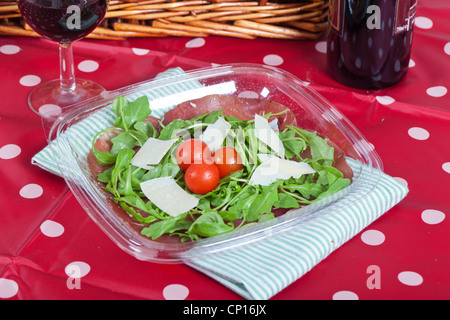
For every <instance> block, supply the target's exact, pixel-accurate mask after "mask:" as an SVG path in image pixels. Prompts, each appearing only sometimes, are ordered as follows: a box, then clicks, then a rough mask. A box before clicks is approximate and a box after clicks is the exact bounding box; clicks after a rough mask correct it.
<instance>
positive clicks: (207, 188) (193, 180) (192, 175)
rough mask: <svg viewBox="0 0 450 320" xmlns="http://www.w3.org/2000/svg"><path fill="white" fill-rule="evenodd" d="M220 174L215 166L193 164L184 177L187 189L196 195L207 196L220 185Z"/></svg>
mask: <svg viewBox="0 0 450 320" xmlns="http://www.w3.org/2000/svg"><path fill="white" fill-rule="evenodd" d="M219 179H220V173H219V169H218V168H217V166H216V165H215V164H213V163H212V164H208V163H201V164H197V163H194V164H191V165H190V166H189V167H188V168H187V170H186V173H185V175H184V181H185V182H186V187H188V189H189V190H191V191H192V192H194V193H198V194H206V193H208V192H211V191H213V190H214V188H215V187H216V186H217V184H218V183H219Z"/></svg>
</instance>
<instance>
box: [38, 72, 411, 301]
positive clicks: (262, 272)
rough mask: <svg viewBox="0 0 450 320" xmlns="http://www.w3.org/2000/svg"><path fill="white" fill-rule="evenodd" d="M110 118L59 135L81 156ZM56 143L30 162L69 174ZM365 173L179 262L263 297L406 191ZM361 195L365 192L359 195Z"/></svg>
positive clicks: (162, 93) (109, 114) (193, 85)
mask: <svg viewBox="0 0 450 320" xmlns="http://www.w3.org/2000/svg"><path fill="white" fill-rule="evenodd" d="M183 73H184V71H183V70H182V69H180V68H174V69H169V70H167V71H166V72H163V73H161V74H160V75H158V76H157V78H161V77H167V76H171V75H177V74H183ZM201 87H202V85H201V84H200V83H198V82H197V81H191V82H188V83H184V84H183V85H178V84H174V85H173V86H171V87H170V89H168V88H167V87H166V88H164V89H161V90H159V91H158V89H156V90H151V91H143V92H139V93H135V94H133V95H128V96H126V97H127V99H129V100H134V99H136V98H138V97H139V96H142V95H147V96H148V97H149V100H150V101H154V100H155V99H160V98H161V97H167V96H170V95H173V94H174V93H175V94H178V93H182V92H192V90H195V89H200V88H201ZM173 106H174V105H170V104H165V107H163V108H158V109H154V110H152V115H154V116H156V117H162V115H163V114H164V113H165V112H167V111H168V110H169V109H170V108H172V107H173ZM114 119H115V114H114V112H113V111H112V108H111V107H105V108H102V109H100V110H98V111H97V112H95V113H94V114H92V115H91V116H89V117H88V118H86V119H84V120H82V121H80V122H79V123H77V124H75V125H73V126H71V127H70V128H69V129H68V130H67V131H65V132H64V134H65V135H67V136H69V138H70V139H71V141H77V148H78V150H77V153H78V154H79V155H81V156H83V155H84V156H87V154H88V152H89V150H90V148H91V141H92V137H93V136H94V135H95V134H96V133H97V132H98V131H99V130H102V129H105V128H108V127H110V126H111V125H112V124H113V123H114ZM59 146H60V145H58V144H55V142H52V144H51V146H47V147H46V148H44V149H43V150H41V151H40V152H39V153H38V154H36V155H35V156H34V157H33V158H32V164H34V165H37V166H39V167H41V168H43V169H44V170H47V171H49V172H52V173H54V174H57V175H61V173H63V174H64V173H65V171H66V170H70V175H71V176H72V177H74V176H76V174H77V172H76V171H74V170H75V169H74V168H76V167H78V165H77V164H76V163H74V164H70V163H65V166H64V165H63V164H61V163H59V164H58V161H56V160H55V159H56V158H58V157H60V154H61V153H65V152H67V150H61V149H60V148H59ZM65 158H66V157H65ZM349 164H350V165H351V166H352V167H354V168H355V169H358V168H359V166H361V163H359V162H357V161H351V160H350V159H349ZM80 174H81V172H80ZM371 176H373V177H377V178H376V179H375V178H374V179H372V180H368V181H365V183H364V184H362V185H361V186H360V187H359V188H355V189H354V190H353V191H351V192H349V193H347V194H346V195H345V196H344V197H342V198H341V199H339V200H338V201H336V202H334V203H332V205H330V206H326V207H324V208H322V209H320V210H319V211H317V212H315V213H314V214H309V215H306V216H305V217H304V218H303V219H302V222H301V223H299V224H298V225H296V226H295V227H291V228H290V229H289V230H288V231H287V232H281V233H276V234H275V235H273V236H269V237H268V238H267V239H265V240H264V241H259V242H252V243H250V244H247V245H241V246H238V247H233V248H230V249H224V250H221V251H220V252H218V253H215V254H210V255H204V256H202V257H201V258H189V259H187V260H185V261H184V262H185V264H187V265H189V266H191V267H192V268H195V269H197V270H199V271H201V272H203V273H204V274H206V275H208V276H210V277H212V278H213V279H215V280H217V281H218V282H220V283H222V284H223V285H225V286H226V287H228V288H229V289H231V290H233V291H234V292H236V293H237V294H239V295H241V296H242V297H244V298H246V299H255V300H265V299H269V298H271V297H272V296H274V295H275V294H276V293H278V292H280V291H281V290H283V289H284V288H286V287H287V286H288V285H289V284H291V283H293V282H294V281H295V280H297V279H299V278H300V277H302V276H303V275H304V274H305V273H307V272H308V271H309V270H311V269H312V268H313V267H314V266H315V265H316V264H318V263H319V262H320V261H322V260H323V259H325V258H326V257H327V256H328V255H329V254H330V253H331V252H333V251H334V250H336V249H337V248H339V247H340V246H341V245H342V244H344V243H345V242H346V241H348V240H349V239H351V238H352V237H354V236H355V235H357V234H358V233H359V232H360V231H361V230H363V229H364V228H365V227H367V226H368V225H369V224H371V223H372V222H373V221H374V220H376V219H377V218H379V217H380V216H381V215H382V214H383V213H385V212H387V211H388V210H389V209H390V208H392V207H393V206H395V205H396V204H397V203H398V202H400V201H401V200H402V199H403V198H404V197H405V196H406V194H407V193H408V189H407V188H406V187H405V186H404V185H402V184H400V183H399V182H397V181H396V180H395V179H394V178H392V177H390V176H388V175H386V174H384V173H382V172H376V174H374V175H371ZM361 194H365V196H364V197H361Z"/></svg>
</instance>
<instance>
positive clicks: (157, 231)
mask: <svg viewBox="0 0 450 320" xmlns="http://www.w3.org/2000/svg"><path fill="white" fill-rule="evenodd" d="M185 218H186V214H181V215H179V216H177V217H172V218H169V219H164V220H160V221H157V222H155V223H152V224H151V225H150V226H148V227H146V228H144V229H142V230H141V234H142V235H144V236H146V237H149V238H151V239H152V240H155V239H157V238H159V237H160V236H162V235H163V234H166V233H173V232H176V231H179V230H186V229H188V228H189V226H190V225H191V224H192V222H191V221H186V220H185Z"/></svg>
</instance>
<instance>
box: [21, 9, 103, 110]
mask: <svg viewBox="0 0 450 320" xmlns="http://www.w3.org/2000/svg"><path fill="white" fill-rule="evenodd" d="M18 4H19V9H20V12H21V14H22V16H23V18H24V19H25V22H26V23H27V24H28V25H29V26H30V27H31V28H32V29H33V30H34V31H36V32H37V33H38V34H40V35H41V36H43V37H44V38H47V39H50V40H52V41H56V42H58V43H59V52H60V79H57V80H52V81H49V82H46V83H43V84H41V85H39V86H38V87H36V88H35V89H34V90H33V91H32V92H31V93H30V95H29V97H28V104H29V106H30V108H31V109H32V110H33V111H34V112H36V113H38V114H40V115H41V116H43V117H46V118H52V117H55V116H58V115H59V114H60V113H61V112H62V110H63V109H64V108H66V107H69V106H71V105H74V104H76V103H79V102H82V101H85V100H86V99H89V98H92V97H95V96H98V95H99V94H101V93H102V92H103V91H105V89H104V88H103V87H102V86H101V85H99V84H96V83H95V82H92V81H89V80H83V79H75V75H74V63H73V54H72V45H71V44H72V42H74V41H76V40H80V39H82V38H84V37H86V36H87V35H88V34H89V33H91V32H92V31H93V30H94V29H95V28H96V27H97V26H98V25H99V24H100V22H101V21H102V19H103V18H104V16H105V13H106V11H107V8H108V0H19V1H18ZM49 107H50V108H49ZM49 110H50V111H49Z"/></svg>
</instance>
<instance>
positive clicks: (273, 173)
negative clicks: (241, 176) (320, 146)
mask: <svg viewBox="0 0 450 320" xmlns="http://www.w3.org/2000/svg"><path fill="white" fill-rule="evenodd" d="M258 158H260V159H261V161H262V163H261V164H260V165H259V166H258V167H257V168H256V169H255V171H254V172H253V174H252V176H251V178H250V181H249V184H250V185H261V186H268V185H270V184H272V183H274V182H275V181H276V180H278V179H280V180H287V179H289V178H291V177H292V178H300V177H301V176H302V175H304V174H310V173H315V172H316V171H315V170H314V169H313V168H312V167H311V166H310V165H309V164H308V163H305V162H297V161H292V160H286V159H281V158H278V157H276V156H274V155H270V154H258Z"/></svg>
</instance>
